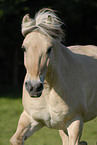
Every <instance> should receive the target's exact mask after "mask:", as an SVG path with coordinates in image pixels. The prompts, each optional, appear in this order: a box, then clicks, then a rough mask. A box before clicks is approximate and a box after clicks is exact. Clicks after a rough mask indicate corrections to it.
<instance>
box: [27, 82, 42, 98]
mask: <svg viewBox="0 0 97 145" xmlns="http://www.w3.org/2000/svg"><path fill="white" fill-rule="evenodd" d="M25 88H26V90H27V91H28V93H29V95H30V96H31V97H34V98H37V97H40V96H41V94H42V90H43V83H42V82H38V83H36V84H35V85H33V84H32V83H31V82H30V81H26V82H25Z"/></svg>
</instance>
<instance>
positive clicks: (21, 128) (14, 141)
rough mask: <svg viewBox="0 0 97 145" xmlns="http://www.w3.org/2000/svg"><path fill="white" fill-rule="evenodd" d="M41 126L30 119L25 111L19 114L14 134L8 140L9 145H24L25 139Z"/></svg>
mask: <svg viewBox="0 0 97 145" xmlns="http://www.w3.org/2000/svg"><path fill="white" fill-rule="evenodd" d="M41 127H42V125H41V124H40V123H39V122H37V121H35V120H34V119H32V118H31V117H30V116H29V115H28V114H27V113H26V112H25V111H24V112H23V113H22V114H21V116H20V119H19V122H18V127H17V130H16V132H15V134H14V135H13V136H12V138H11V139H10V145H24V141H25V139H27V138H28V137H29V136H31V135H32V134H33V133H34V132H35V131H37V130H39V129H40V128H41Z"/></svg>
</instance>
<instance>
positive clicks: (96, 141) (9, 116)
mask: <svg viewBox="0 0 97 145" xmlns="http://www.w3.org/2000/svg"><path fill="white" fill-rule="evenodd" d="M13 97H14V96H13ZM21 102H22V101H21V98H16V97H15V99H14V98H12V97H11V98H9V97H0V145H9V140H10V137H11V136H12V135H13V133H14V132H15V130H16V126H17V123H18V119H19V116H20V114H21V112H22V110H23V108H22V103H21ZM81 140H86V141H87V142H88V145H97V118H96V119H94V120H93V121H91V122H88V123H86V124H85V125H84V129H83V135H82V139H81ZM25 145H62V142H61V138H60V136H59V133H58V131H57V130H52V129H48V128H46V127H44V128H43V129H41V130H40V131H38V132H36V133H35V134H34V135H33V136H31V137H30V138H29V139H28V140H27V141H26V142H25Z"/></svg>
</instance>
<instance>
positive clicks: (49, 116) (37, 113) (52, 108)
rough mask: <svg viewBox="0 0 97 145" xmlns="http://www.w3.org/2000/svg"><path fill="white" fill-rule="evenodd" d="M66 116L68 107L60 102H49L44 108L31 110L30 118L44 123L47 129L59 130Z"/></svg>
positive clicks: (39, 107)
mask: <svg viewBox="0 0 97 145" xmlns="http://www.w3.org/2000/svg"><path fill="white" fill-rule="evenodd" d="M67 114H68V107H66V106H65V105H63V104H62V103H60V102H57V103H56V102H53V103H52V102H51V103H50V102H49V103H48V104H47V105H46V106H38V107H37V108H33V107H32V109H31V116H33V117H34V119H36V120H40V121H42V122H44V124H45V125H46V126H47V127H49V128H56V129H61V128H62V124H63V122H64V120H65V118H66V115H67Z"/></svg>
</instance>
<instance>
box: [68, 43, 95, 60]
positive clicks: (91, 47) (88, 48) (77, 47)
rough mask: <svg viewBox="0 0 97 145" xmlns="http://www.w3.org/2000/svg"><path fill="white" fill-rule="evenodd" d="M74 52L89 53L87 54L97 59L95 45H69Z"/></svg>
mask: <svg viewBox="0 0 97 145" xmlns="http://www.w3.org/2000/svg"><path fill="white" fill-rule="evenodd" d="M68 48H69V49H70V50H71V51H72V52H74V53H78V54H82V55H87V56H93V57H94V58H96V59H97V46H94V45H85V46H82V45H75V46H69V47H68Z"/></svg>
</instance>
